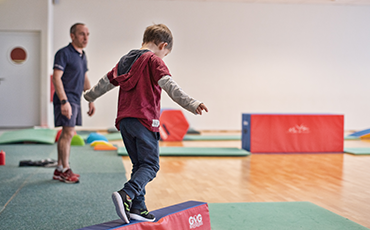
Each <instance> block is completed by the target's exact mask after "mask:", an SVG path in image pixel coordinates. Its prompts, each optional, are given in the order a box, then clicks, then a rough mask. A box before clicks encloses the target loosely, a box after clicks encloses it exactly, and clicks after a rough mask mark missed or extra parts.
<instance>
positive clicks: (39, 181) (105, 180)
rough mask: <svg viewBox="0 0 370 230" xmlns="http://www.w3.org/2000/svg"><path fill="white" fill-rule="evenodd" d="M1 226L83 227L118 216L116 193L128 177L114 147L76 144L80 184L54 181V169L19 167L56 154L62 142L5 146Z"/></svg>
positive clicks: (0, 176)
mask: <svg viewBox="0 0 370 230" xmlns="http://www.w3.org/2000/svg"><path fill="white" fill-rule="evenodd" d="M0 149H3V150H4V151H5V152H6V165H5V166H0V184H1V186H0V194H1V196H0V229H30V230H32V229H35V230H38V229H58V230H63V229H68V230H69V229H79V228H82V227H85V226H91V225H95V224H99V223H103V222H106V221H109V220H114V219H117V218H118V217H117V214H116V211H115V207H114V205H113V203H112V199H111V194H112V192H114V191H117V190H119V189H121V188H122V187H123V184H124V183H125V182H126V181H127V180H126V177H125V169H124V167H123V163H122V159H121V158H120V157H118V156H117V154H116V153H115V152H112V151H94V150H93V148H91V147H90V146H81V147H80V146H72V148H71V157H70V162H71V167H72V169H73V171H74V172H75V173H79V174H80V175H81V177H80V183H79V184H66V183H62V182H59V181H55V180H52V175H53V171H54V168H43V167H18V164H19V161H20V160H27V159H31V160H41V159H45V158H53V159H55V158H56V154H57V153H56V145H39V144H34V145H14V144H13V145H0Z"/></svg>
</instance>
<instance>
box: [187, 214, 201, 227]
mask: <svg viewBox="0 0 370 230" xmlns="http://www.w3.org/2000/svg"><path fill="white" fill-rule="evenodd" d="M189 224H190V229H193V228H198V227H200V226H202V225H203V219H202V215H200V214H198V215H195V216H191V217H189Z"/></svg>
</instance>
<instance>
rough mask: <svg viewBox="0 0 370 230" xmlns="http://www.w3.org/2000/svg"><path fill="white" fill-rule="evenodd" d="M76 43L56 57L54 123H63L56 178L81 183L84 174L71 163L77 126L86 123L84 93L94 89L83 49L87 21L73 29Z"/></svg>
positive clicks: (90, 106) (92, 109)
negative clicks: (83, 110)
mask: <svg viewBox="0 0 370 230" xmlns="http://www.w3.org/2000/svg"><path fill="white" fill-rule="evenodd" d="M70 36H71V39H72V42H71V43H69V45H68V46H66V47H64V48H62V49H60V50H58V52H57V53H56V54H55V58H54V67H53V68H54V72H53V84H54V88H55V93H54V97H53V105H54V124H55V127H59V126H62V127H63V128H62V132H61V135H60V137H59V140H58V166H57V168H56V169H55V171H54V175H53V179H54V180H59V181H62V182H65V183H78V182H79V178H80V175H78V174H75V173H73V172H72V170H71V168H70V165H69V155H70V146H71V140H72V137H73V136H74V134H75V133H76V131H75V126H76V125H78V126H81V125H82V119H81V101H80V99H81V94H82V92H83V91H86V90H88V89H90V81H89V79H88V77H87V74H86V72H87V70H88V69H87V61H86V54H85V52H84V51H83V48H85V47H86V45H87V43H88V40H89V29H88V28H87V27H86V26H85V24H83V23H76V24H74V25H73V26H72V27H71V29H70ZM94 112H95V106H94V103H92V102H90V103H89V111H88V113H87V114H88V115H89V116H92V115H93V114H94Z"/></svg>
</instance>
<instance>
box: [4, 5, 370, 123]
mask: <svg viewBox="0 0 370 230" xmlns="http://www.w3.org/2000/svg"><path fill="white" fill-rule="evenodd" d="M5 3H6V4H8V5H9V4H11V5H13V7H12V8H11V9H10V11H9V12H10V13H6V12H7V11H8V10H7V9H1V8H2V7H3V6H4V4H5ZM48 4H49V5H48ZM15 5H18V7H21V8H22V9H23V10H22V11H21V13H22V14H23V15H26V16H27V19H22V20H21V19H19V18H17V20H18V21H17V20H7V21H4V20H3V19H4V18H9V17H13V18H14V17H15V16H14V11H17V10H15V9H14V8H15ZM47 6H50V1H47V3H46V0H36V1H32V4H31V3H29V1H25V0H24V1H22V0H0V19H1V20H0V29H4V27H9V28H16V29H22V28H28V29H30V28H32V29H40V30H41V31H42V33H43V34H44V31H46V32H50V30H48V28H53V30H54V32H53V33H52V34H53V38H52V40H51V41H49V42H47V38H46V39H45V38H44V40H45V42H46V43H47V44H46V45H49V46H50V44H52V52H51V53H52V54H54V53H55V52H56V51H57V50H58V49H59V48H61V47H63V46H65V45H67V44H68V42H69V41H70V38H69V32H68V31H69V27H70V26H71V25H72V24H73V23H75V22H77V21H80V22H85V23H86V24H87V25H88V27H89V29H90V33H91V36H90V42H89V45H88V47H87V49H86V52H87V54H88V61H89V62H88V64H89V69H90V71H89V76H90V79H91V81H92V83H95V82H97V81H98V79H99V78H100V77H101V76H102V75H103V74H105V73H106V72H107V71H108V70H110V69H111V68H112V67H113V65H115V63H116V62H117V61H118V60H119V58H120V57H121V56H122V55H124V54H125V53H126V52H127V51H129V50H130V49H132V48H139V47H140V45H141V40H142V34H143V31H144V29H145V27H146V26H148V25H151V24H152V23H165V24H167V25H168V26H169V27H170V29H171V30H172V32H173V34H174V38H175V44H174V49H173V52H172V53H171V54H170V55H169V56H168V57H166V58H165V59H164V60H165V62H166V63H167V64H168V66H169V68H170V71H171V73H172V75H173V77H174V79H175V80H176V81H177V82H178V83H179V84H180V85H181V86H182V87H183V89H184V90H185V91H186V92H188V93H189V94H190V95H192V96H194V97H195V98H197V99H200V100H202V101H204V102H205V103H206V105H207V106H208V107H209V109H210V112H209V113H208V114H206V115H204V116H193V115H191V114H190V113H187V112H186V113H185V114H186V116H187V118H188V120H189V122H190V124H191V126H192V127H194V128H196V129H227V130H230V129H240V123H241V122H240V121H241V114H242V113H339V114H344V115H345V128H346V129H347V130H348V129H364V128H368V127H369V126H370V120H369V119H368V117H369V115H370V106H367V101H368V100H369V95H368V91H367V89H368V86H369V85H370V78H369V77H368V76H370V65H369V63H370V45H369V44H370V30H369V29H368V28H367V24H368V23H367V22H368V21H370V7H369V6H334V5H289V4H282V5H276V4H253V3H236V2H235V3H225V2H210V1H206V2H205V1H186V2H185V1H150V0H145V1H144V0H125V1H123V0H109V1H104V2H103V1H92V0H59V4H57V5H53V6H52V9H49V14H48V15H50V11H53V12H52V15H54V17H53V20H51V19H48V18H47V17H48V16H45V17H44V12H43V11H44V10H46V11H48V9H47V8H48V7H47ZM4 12H5V13H6V14H5V15H4ZM17 13H19V12H17ZM45 18H46V22H45ZM47 22H51V23H52V26H50V25H48V24H47ZM43 47H44V45H43ZM45 49H46V48H45ZM46 53H47V52H46ZM45 58H46V59H47V61H46V60H45ZM52 59H53V56H52V55H48V54H45V52H43V61H44V62H43V65H50V66H48V67H47V68H43V69H47V71H49V72H46V71H45V70H43V71H44V72H43V75H47V76H48V75H49V74H51V73H52V64H51V63H52V61H53V60H52ZM42 84H45V82H42ZM45 88H46V87H44V89H45ZM46 91H47V90H45V91H43V92H42V93H43V94H44V95H45V97H47V92H46ZM117 92H118V91H117V90H114V91H113V92H110V93H108V94H107V95H105V96H104V97H102V98H101V99H98V101H97V102H96V106H97V112H96V114H95V116H94V117H92V118H89V117H87V115H86V116H84V118H83V119H84V126H85V127H92V128H107V127H112V126H113V125H114V119H115V113H116V106H117V105H116V103H117ZM49 105H50V103H48V106H49ZM162 107H164V108H168V107H172V108H178V107H177V105H175V104H173V103H172V102H171V101H170V99H169V98H168V97H167V95H165V94H164V95H163V103H162ZM48 108H50V107H48ZM83 108H84V113H86V108H87V104H83ZM43 114H45V113H43ZM48 116H49V119H48V120H50V119H51V120H52V117H51V115H50V113H48Z"/></svg>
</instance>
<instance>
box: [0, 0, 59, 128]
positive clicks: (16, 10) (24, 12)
mask: <svg viewBox="0 0 370 230" xmlns="http://www.w3.org/2000/svg"><path fill="white" fill-rule="evenodd" d="M51 10H52V9H51V1H50V0H32V1H26V0H0V30H4V31H37V32H40V34H41V41H40V44H41V50H40V54H41V63H40V73H41V76H40V89H41V91H40V92H39V94H40V105H41V107H40V110H41V111H40V112H38V114H41V117H40V123H39V124H36V125H42V126H51V125H52V124H53V121H52V120H51V119H50V111H51V106H50V103H49V101H50V97H49V94H50V93H49V88H50V87H49V85H50V80H49V71H48V69H50V66H49V64H50V63H49V62H48V61H49V60H50V47H49V44H50V41H49V39H50V35H49V33H50V27H49V18H50V14H49V13H50V12H51ZM14 91H17V89H14ZM7 99H9V98H7ZM0 100H4V98H0ZM25 100H26V99H25ZM30 103H33V102H32V101H30ZM27 112H29V111H25V114H27Z"/></svg>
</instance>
